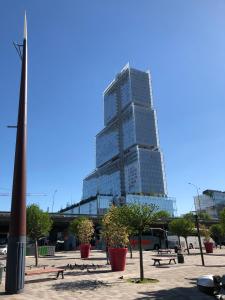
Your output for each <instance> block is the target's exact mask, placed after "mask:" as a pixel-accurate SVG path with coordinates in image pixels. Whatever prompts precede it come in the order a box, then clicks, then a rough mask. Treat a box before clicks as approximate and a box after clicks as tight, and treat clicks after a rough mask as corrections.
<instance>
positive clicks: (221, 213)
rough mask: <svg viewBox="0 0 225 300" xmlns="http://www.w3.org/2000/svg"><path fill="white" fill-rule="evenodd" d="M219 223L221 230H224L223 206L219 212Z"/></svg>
mask: <svg viewBox="0 0 225 300" xmlns="http://www.w3.org/2000/svg"><path fill="white" fill-rule="evenodd" d="M219 224H221V226H222V229H223V232H225V208H224V209H223V210H222V211H221V212H220V214H219Z"/></svg>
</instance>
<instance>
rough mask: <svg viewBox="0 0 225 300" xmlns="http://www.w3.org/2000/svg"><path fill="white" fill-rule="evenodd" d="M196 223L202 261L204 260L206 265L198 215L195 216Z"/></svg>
mask: <svg viewBox="0 0 225 300" xmlns="http://www.w3.org/2000/svg"><path fill="white" fill-rule="evenodd" d="M195 222H196V228H197V235H198V243H199V249H200V254H201V259H202V265H203V266H204V265H205V261H204V256H203V251H202V242H201V237H200V230H199V220H198V215H197V214H196V215H195Z"/></svg>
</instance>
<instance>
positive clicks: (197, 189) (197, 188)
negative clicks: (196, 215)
mask: <svg viewBox="0 0 225 300" xmlns="http://www.w3.org/2000/svg"><path fill="white" fill-rule="evenodd" d="M188 184H190V185H192V186H193V187H195V188H196V191H197V195H198V206H199V211H200V212H201V204H200V197H199V187H197V185H195V184H193V183H191V182H188Z"/></svg>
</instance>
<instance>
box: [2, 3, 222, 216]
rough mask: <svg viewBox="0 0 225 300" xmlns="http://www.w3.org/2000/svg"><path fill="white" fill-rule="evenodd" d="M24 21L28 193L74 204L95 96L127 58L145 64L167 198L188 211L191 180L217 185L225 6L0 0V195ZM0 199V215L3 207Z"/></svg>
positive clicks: (96, 109)
mask: <svg viewBox="0 0 225 300" xmlns="http://www.w3.org/2000/svg"><path fill="white" fill-rule="evenodd" d="M24 10H26V11H27V19H28V54H29V74H28V76H29V81H28V85H29V86H28V102H29V108H28V109H29V114H28V117H29V118H28V174H27V175H28V187H27V190H28V192H31V193H40V192H41V193H46V194H47V196H45V197H44V196H43V197H41V196H39V197H37V196H36V197H34V196H33V197H28V199H27V200H28V203H33V202H35V203H39V204H40V206H41V207H42V208H43V209H47V207H50V210H51V207H52V199H53V194H54V191H55V190H57V192H56V193H55V203H54V210H58V209H60V208H61V207H64V206H65V205H66V203H67V202H77V201H79V200H80V198H81V194H82V179H83V178H84V177H85V176H86V175H87V174H88V173H90V172H91V171H92V170H93V168H94V167H95V135H96V134H97V132H98V131H99V130H101V129H102V128H103V99H102V93H103V90H104V89H105V87H106V86H107V85H108V83H109V82H110V81H111V80H112V79H113V78H114V76H115V75H116V73H118V72H119V71H120V70H121V68H122V67H123V66H124V65H125V64H126V63H127V62H128V61H129V62H130V64H131V66H133V67H135V68H140V69H143V70H148V69H149V70H150V71H151V74H152V84H153V96H154V106H155V108H156V110H157V115H158V123H159V124H158V125H159V134H160V143H161V148H162V151H163V153H164V159H165V166H166V175H167V183H168V191H169V195H170V196H173V197H176V199H177V208H178V213H179V214H180V213H183V212H186V211H189V210H191V209H192V210H193V195H194V194H196V191H195V188H194V187H193V186H190V185H188V182H192V183H194V184H196V185H197V186H198V187H199V188H200V189H201V191H202V190H204V189H207V188H210V189H218V190H225V187H224V183H225V155H224V149H225V138H224V128H225V117H224V113H225V2H224V1H223V0H217V1H214V0H198V1H196V0H183V1H181V0H170V1H168V0H157V1H153V0H123V1H121V0H114V1H108V0H95V1H90V0H76V1H74V0H66V1H59V0H54V1H53V0H48V1H43V0H39V1H34V0H29V1H28V0H27V1H23V0H20V1H12V0H7V1H6V0H5V1H4V0H2V1H1V3H0V28H1V31H0V53H1V57H0V90H1V100H0V193H3V192H7V191H10V190H11V186H12V174H13V160H14V146H15V130H13V129H7V128H6V126H7V125H9V124H10V125H11V124H15V123H16V118H17V108H18V93H19V81H20V61H19V58H18V56H17V54H16V51H15V49H14V47H13V45H12V41H21V40H22V34H23V17H24ZM10 202H11V199H10V197H0V210H8V209H9V208H10Z"/></svg>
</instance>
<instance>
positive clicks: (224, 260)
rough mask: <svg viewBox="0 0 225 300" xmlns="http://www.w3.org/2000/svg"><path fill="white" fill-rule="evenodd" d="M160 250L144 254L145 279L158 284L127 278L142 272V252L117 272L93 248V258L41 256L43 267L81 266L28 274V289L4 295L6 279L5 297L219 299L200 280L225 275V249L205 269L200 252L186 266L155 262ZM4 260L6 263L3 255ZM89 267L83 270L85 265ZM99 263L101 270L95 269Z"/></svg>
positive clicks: (35, 299)
mask: <svg viewBox="0 0 225 300" xmlns="http://www.w3.org/2000/svg"><path fill="white" fill-rule="evenodd" d="M153 255H155V253H154V251H145V252H144V270H145V277H148V278H155V279H158V280H159V282H158V283H151V284H140V283H139V284H138V283H137V284H132V283H128V282H127V281H126V279H128V278H137V277H138V275H139V259H138V252H134V258H133V259H130V258H129V254H128V255H127V265H126V270H125V271H124V272H111V270H110V266H108V265H106V259H105V253H103V252H101V251H92V253H91V256H90V259H88V260H81V259H80V254H79V252H78V251H72V252H59V253H57V254H56V256H54V257H48V258H47V257H46V258H40V259H39V264H40V265H48V266H55V267H65V266H67V265H68V264H71V265H74V264H75V263H76V268H74V269H72V270H70V269H67V270H66V271H65V278H64V279H61V278H59V279H57V280H55V274H43V275H35V276H32V277H30V276H29V277H26V279H25V288H24V292H23V293H21V294H17V295H5V294H4V280H5V274H3V282H2V284H1V285H0V299H4V300H14V299H15V300H28V299H29V300H31V299H32V300H40V299H42V300H53V299H54V300H59V299H60V300H72V299H73V300H74V299H87V300H89V299H92V300H93V299H97V300H103V299H104V300H106V299H123V300H131V299H132V300H146V299H157V300H172V299H176V300H177V299H178V300H179V299H180V300H183V299H200V300H201V299H213V297H210V296H207V295H205V294H203V293H201V292H200V291H198V289H197V287H196V279H197V277H198V276H200V275H204V274H214V275H223V274H225V249H216V250H215V251H214V253H213V254H208V255H205V256H204V257H205V264H206V266H205V267H202V266H201V257H200V255H197V250H192V255H189V256H188V255H187V254H185V257H184V259H185V263H184V264H170V265H168V264H166V263H163V265H161V266H153V260H152V259H151V258H152V257H153ZM0 262H2V263H3V264H5V260H4V259H3V258H1V260H0ZM33 264H34V258H33V257H27V258H26V266H30V265H33ZM83 264H84V265H89V268H88V269H87V268H84V269H83V270H82V268H78V267H79V266H81V265H83ZM96 265H97V266H98V267H97V268H96V269H93V267H95V266H96ZM122 276H123V278H121V277H122Z"/></svg>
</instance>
